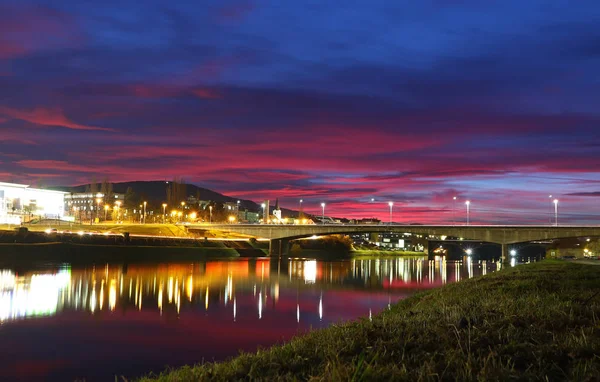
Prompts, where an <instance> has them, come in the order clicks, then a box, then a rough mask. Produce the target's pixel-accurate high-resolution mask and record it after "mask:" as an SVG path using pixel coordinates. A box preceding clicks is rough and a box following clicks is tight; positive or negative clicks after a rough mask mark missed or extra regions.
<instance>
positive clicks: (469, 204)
mask: <svg viewBox="0 0 600 382" xmlns="http://www.w3.org/2000/svg"><path fill="white" fill-rule="evenodd" d="M465 205H466V206H467V225H469V211H470V207H471V202H470V201H469V200H467V201H466V202H465Z"/></svg>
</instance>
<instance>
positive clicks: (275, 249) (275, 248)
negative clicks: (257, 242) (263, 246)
mask: <svg viewBox="0 0 600 382" xmlns="http://www.w3.org/2000/svg"><path fill="white" fill-rule="evenodd" d="M289 247H290V241H289V240H288V239H272V240H271V241H270V242H269V256H283V255H287V254H288V251H289V249H290V248H289Z"/></svg>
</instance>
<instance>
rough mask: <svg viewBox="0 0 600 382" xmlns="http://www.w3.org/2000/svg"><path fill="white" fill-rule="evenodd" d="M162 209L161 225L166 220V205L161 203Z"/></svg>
mask: <svg viewBox="0 0 600 382" xmlns="http://www.w3.org/2000/svg"><path fill="white" fill-rule="evenodd" d="M162 208H163V224H165V223H166V218H167V203H163V204H162Z"/></svg>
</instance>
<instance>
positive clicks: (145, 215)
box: [144, 202, 148, 224]
mask: <svg viewBox="0 0 600 382" xmlns="http://www.w3.org/2000/svg"><path fill="white" fill-rule="evenodd" d="M146 204H148V202H144V224H146Z"/></svg>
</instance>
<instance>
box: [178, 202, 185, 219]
mask: <svg viewBox="0 0 600 382" xmlns="http://www.w3.org/2000/svg"><path fill="white" fill-rule="evenodd" d="M184 207H185V202H181V215H179V216H183V208H184ZM179 220H180V221H183V218H181V219H179Z"/></svg>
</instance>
